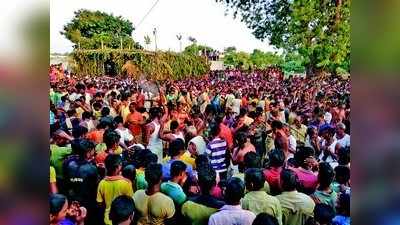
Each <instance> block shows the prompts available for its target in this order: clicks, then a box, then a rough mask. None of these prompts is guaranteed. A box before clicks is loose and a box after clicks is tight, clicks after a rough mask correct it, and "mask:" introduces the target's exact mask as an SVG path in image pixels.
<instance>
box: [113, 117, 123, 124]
mask: <svg viewBox="0 0 400 225" xmlns="http://www.w3.org/2000/svg"><path fill="white" fill-rule="evenodd" d="M123 122H124V120H123V119H122V116H116V117H115V118H114V123H115V124H120V123H123Z"/></svg>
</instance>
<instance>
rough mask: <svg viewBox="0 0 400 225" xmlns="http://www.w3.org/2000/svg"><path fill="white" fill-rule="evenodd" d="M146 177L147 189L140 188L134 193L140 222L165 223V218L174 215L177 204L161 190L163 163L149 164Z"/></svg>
mask: <svg viewBox="0 0 400 225" xmlns="http://www.w3.org/2000/svg"><path fill="white" fill-rule="evenodd" d="M145 179H146V181H147V184H148V187H147V189H146V190H138V191H136V192H135V194H134V195H133V200H134V201H135V205H136V207H137V210H138V213H139V221H138V224H161V225H162V224H165V220H168V219H170V218H172V217H173V216H174V214H175V206H174V202H173V200H172V199H171V198H170V197H168V196H167V195H165V194H163V193H161V192H160V185H161V180H162V166H161V164H155V163H152V164H150V165H148V166H147V167H146V169H145Z"/></svg>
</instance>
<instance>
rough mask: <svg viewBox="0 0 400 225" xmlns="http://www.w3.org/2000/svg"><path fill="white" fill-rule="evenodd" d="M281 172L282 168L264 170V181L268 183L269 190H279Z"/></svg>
mask: <svg viewBox="0 0 400 225" xmlns="http://www.w3.org/2000/svg"><path fill="white" fill-rule="evenodd" d="M281 171H282V167H279V168H273V167H271V168H269V169H265V170H264V177H265V180H266V181H267V182H268V184H269V186H270V188H271V190H272V189H273V190H275V191H278V190H280V189H281V187H280V180H281Z"/></svg>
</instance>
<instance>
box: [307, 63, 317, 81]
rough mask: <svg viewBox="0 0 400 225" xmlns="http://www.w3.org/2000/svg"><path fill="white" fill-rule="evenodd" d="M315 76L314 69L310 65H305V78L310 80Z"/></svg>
mask: <svg viewBox="0 0 400 225" xmlns="http://www.w3.org/2000/svg"><path fill="white" fill-rule="evenodd" d="M314 75H315V68H314V66H313V65H312V64H308V65H306V77H308V78H311V77H313V76H314Z"/></svg>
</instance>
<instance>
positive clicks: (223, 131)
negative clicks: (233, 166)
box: [219, 123, 233, 149]
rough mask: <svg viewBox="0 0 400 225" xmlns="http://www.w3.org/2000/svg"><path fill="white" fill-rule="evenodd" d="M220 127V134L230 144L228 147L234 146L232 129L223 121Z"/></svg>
mask: <svg viewBox="0 0 400 225" xmlns="http://www.w3.org/2000/svg"><path fill="white" fill-rule="evenodd" d="M219 128H220V132H219V136H220V137H221V138H223V139H225V141H226V143H227V144H228V147H229V148H230V149H231V148H232V147H233V136H232V131H231V129H229V127H228V126H226V125H225V124H223V123H220V125H219Z"/></svg>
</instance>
